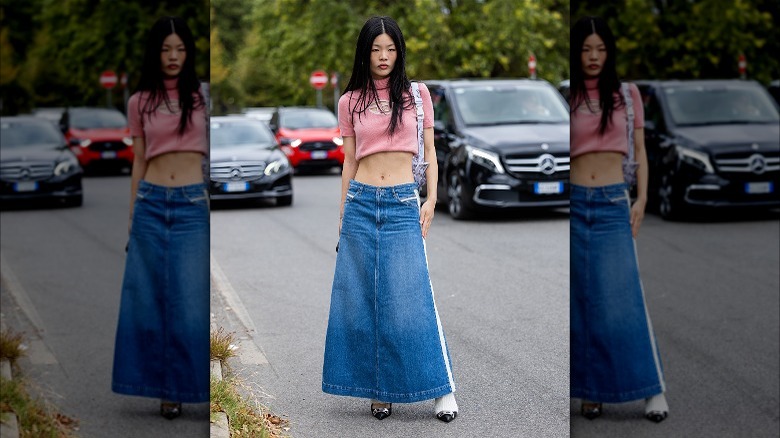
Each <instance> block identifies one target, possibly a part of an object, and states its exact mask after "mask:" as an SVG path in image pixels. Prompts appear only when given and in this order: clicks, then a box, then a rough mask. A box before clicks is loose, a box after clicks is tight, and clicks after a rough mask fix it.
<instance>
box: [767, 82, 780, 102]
mask: <svg viewBox="0 0 780 438" xmlns="http://www.w3.org/2000/svg"><path fill="white" fill-rule="evenodd" d="M767 90H768V91H769V94H771V95H772V98H774V99H775V102H777V104H778V105H780V79H775V80H774V81H772V82H770V83H769V87H767Z"/></svg>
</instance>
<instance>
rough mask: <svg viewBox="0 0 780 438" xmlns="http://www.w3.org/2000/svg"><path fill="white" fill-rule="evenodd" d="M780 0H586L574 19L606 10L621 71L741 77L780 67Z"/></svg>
mask: <svg viewBox="0 0 780 438" xmlns="http://www.w3.org/2000/svg"><path fill="white" fill-rule="evenodd" d="M779 6H780V2H778V1H777V0H692V1H672V0H616V1H614V0H613V1H595V0H580V1H573V2H572V19H573V20H576V19H578V18H579V17H581V16H584V15H598V16H602V17H604V18H605V19H607V21H608V22H609V25H610V27H611V28H612V31H613V32H614V33H615V36H616V38H617V46H618V52H619V55H618V58H617V63H618V64H617V65H618V73H619V74H620V75H621V76H624V77H627V78H631V79H695V78H700V79H704V78H713V79H715V78H737V77H739V67H738V59H739V55H740V54H744V55H745V57H746V59H747V63H748V67H747V75H748V77H749V78H753V79H756V80H758V81H759V82H762V83H768V82H769V81H770V80H771V79H777V77H778V72H780V61H778V57H777V54H778V53H780V27H779V26H778V24H780V13H779V12H778V9H779Z"/></svg>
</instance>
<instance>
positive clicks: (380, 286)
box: [322, 181, 455, 403]
mask: <svg viewBox="0 0 780 438" xmlns="http://www.w3.org/2000/svg"><path fill="white" fill-rule="evenodd" d="M419 202H420V201H419V195H418V194H417V191H416V184H414V183H409V184H401V185H397V186H390V187H375V186H370V185H367V184H363V183H360V182H357V181H351V182H350V185H349V191H348V192H347V196H346V200H345V205H344V219H343V222H342V228H341V237H340V239H339V252H338V256H337V257H336V272H335V275H334V279H333V290H332V294H331V302H330V317H329V320H328V332H327V336H326V340H325V361H324V365H323V372H322V390H323V391H324V392H326V393H330V394H336V395H346V396H353V397H364V398H374V399H378V400H381V401H383V402H391V403H410V402H416V401H420V400H427V399H432V398H435V397H440V396H443V395H446V394H448V393H450V392H453V391H454V390H455V385H454V383H453V379H452V370H451V366H450V357H449V352H448V350H447V345H446V342H445V339H444V333H443V331H442V328H441V322H440V320H439V316H438V313H437V311H436V305H435V303H434V298H433V288H432V286H431V280H430V277H429V275H428V262H427V257H426V251H425V242H424V241H423V238H422V231H421V229H420V203H419Z"/></svg>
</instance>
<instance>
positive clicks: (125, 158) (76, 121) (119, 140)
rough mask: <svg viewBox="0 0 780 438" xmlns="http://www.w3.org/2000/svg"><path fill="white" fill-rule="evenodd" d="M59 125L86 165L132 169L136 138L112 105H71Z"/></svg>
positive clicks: (81, 161)
mask: <svg viewBox="0 0 780 438" xmlns="http://www.w3.org/2000/svg"><path fill="white" fill-rule="evenodd" d="M60 128H61V129H62V132H63V133H64V134H65V138H66V139H67V140H68V144H69V145H70V150H71V151H73V153H74V154H75V155H76V157H78V159H79V163H80V164H81V166H82V167H83V168H85V169H89V168H90V167H97V166H100V167H107V166H112V167H119V168H120V169H122V170H124V171H126V172H129V170H130V168H131V167H132V164H133V139H132V138H131V137H130V130H129V128H128V127H127V119H126V118H125V116H124V115H123V114H122V113H121V112H119V111H117V110H115V109H112V108H91V107H74V108H68V109H67V111H66V112H65V113H63V115H62V119H61V120H60Z"/></svg>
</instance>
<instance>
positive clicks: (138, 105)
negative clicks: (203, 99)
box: [127, 79, 209, 160]
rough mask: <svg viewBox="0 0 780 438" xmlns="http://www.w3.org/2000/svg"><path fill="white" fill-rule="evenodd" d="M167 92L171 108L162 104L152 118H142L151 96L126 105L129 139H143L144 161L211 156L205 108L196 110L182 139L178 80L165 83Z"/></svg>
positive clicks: (135, 97)
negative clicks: (192, 154) (166, 156)
mask: <svg viewBox="0 0 780 438" xmlns="http://www.w3.org/2000/svg"><path fill="white" fill-rule="evenodd" d="M165 88H166V91H167V93H168V99H169V102H170V105H166V104H165V102H162V103H161V104H160V106H158V107H157V109H156V110H155V111H154V112H153V113H152V114H151V117H149V115H148V114H145V113H144V114H141V112H140V110H143V108H144V106H145V104H146V101H147V99H148V98H149V94H148V93H147V92H144V91H141V92H138V93H135V94H133V95H132V96H130V99H129V100H128V102H127V121H128V125H129V127H130V135H131V136H133V137H141V138H143V139H144V142H145V144H146V149H145V153H144V158H145V159H146V160H149V159H151V158H154V157H156V156H158V155H162V154H165V153H168V152H200V153H202V154H203V155H208V150H209V148H208V135H207V131H206V129H208V123H207V116H206V108H205V105H201V106H200V107H196V108H195V109H194V110H193V111H192V114H191V118H190V121H189V123H188V124H187V128H186V129H185V130H184V132H183V133H182V134H181V135H179V120H180V118H181V110H180V109H179V93H178V90H177V88H176V79H166V80H165Z"/></svg>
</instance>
